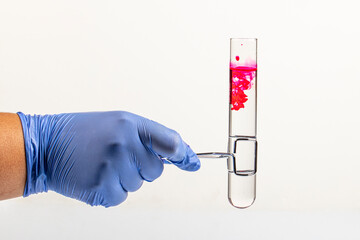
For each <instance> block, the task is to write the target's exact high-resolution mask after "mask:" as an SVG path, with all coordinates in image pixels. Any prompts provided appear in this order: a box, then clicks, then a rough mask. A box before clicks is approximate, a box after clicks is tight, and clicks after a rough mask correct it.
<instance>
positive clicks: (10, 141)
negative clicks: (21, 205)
mask: <svg viewBox="0 0 360 240" xmlns="http://www.w3.org/2000/svg"><path fill="white" fill-rule="evenodd" d="M25 181H26V161H25V146H24V137H23V132H22V126H21V122H20V119H19V117H18V115H17V114H15V113H0V200H4V199H9V198H15V197H19V196H22V195H23V193H24V187H25Z"/></svg>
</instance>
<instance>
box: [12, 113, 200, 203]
mask: <svg viewBox="0 0 360 240" xmlns="http://www.w3.org/2000/svg"><path fill="white" fill-rule="evenodd" d="M18 115H19V117H20V119H21V123H22V127H23V133H24V141H25V153H26V163H27V164H26V165H27V179H26V185H25V190H24V197H26V196H28V195H30V194H34V193H39V192H44V191H45V192H46V191H48V190H53V191H55V192H58V193H60V194H63V195H65V196H67V197H71V198H75V199H78V200H80V201H83V202H86V203H88V204H90V205H92V206H93V205H102V206H105V207H110V206H115V205H118V204H120V203H121V202H123V201H124V200H125V199H126V197H127V192H133V191H136V190H138V189H139V188H140V187H141V185H142V183H143V180H145V181H149V182H151V181H153V180H155V179H156V178H158V177H159V176H160V175H161V173H162V171H163V168H164V166H163V160H162V159H161V158H162V157H165V158H167V159H168V160H169V161H170V162H171V163H173V164H174V165H176V166H177V167H179V168H180V169H183V170H187V171H196V170H198V169H199V168H200V161H199V159H198V158H197V156H196V154H195V153H194V152H193V151H192V150H191V149H190V147H189V146H188V145H187V144H186V143H185V142H183V140H182V139H181V137H180V135H179V134H178V133H177V132H175V131H174V130H171V129H169V128H166V127H164V126H163V125H161V124H159V123H156V122H154V121H151V120H149V119H146V118H143V117H140V116H138V115H135V114H132V113H128V112H122V111H118V112H91V113H69V114H59V115H45V116H39V115H34V116H30V115H24V114H23V113H21V112H19V113H18Z"/></svg>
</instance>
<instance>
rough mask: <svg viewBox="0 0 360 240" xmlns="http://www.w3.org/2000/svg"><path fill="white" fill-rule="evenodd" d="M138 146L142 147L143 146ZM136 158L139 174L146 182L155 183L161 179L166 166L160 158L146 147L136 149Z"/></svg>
mask: <svg viewBox="0 0 360 240" xmlns="http://www.w3.org/2000/svg"><path fill="white" fill-rule="evenodd" d="M138 146H141V144H140V145H138ZM134 158H135V159H134V161H135V162H136V164H137V166H138V171H139V174H140V175H141V177H142V178H143V179H144V180H145V181H148V182H152V181H154V180H155V179H156V178H158V177H160V175H161V174H162V172H163V170H164V164H163V161H162V160H161V159H160V157H159V156H157V155H156V154H154V153H153V152H151V151H149V150H147V149H146V148H144V147H138V148H137V149H136V154H134Z"/></svg>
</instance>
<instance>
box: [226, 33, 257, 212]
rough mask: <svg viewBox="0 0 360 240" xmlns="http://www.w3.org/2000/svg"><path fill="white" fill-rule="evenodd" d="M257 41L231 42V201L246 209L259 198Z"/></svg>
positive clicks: (229, 160) (229, 169) (229, 173)
mask: <svg viewBox="0 0 360 240" xmlns="http://www.w3.org/2000/svg"><path fill="white" fill-rule="evenodd" d="M256 77H257V39H256V38H231V39H230V99H229V139H228V153H229V154H233V155H232V156H231V157H228V199H229V201H230V203H231V204H232V205H233V206H234V207H237V208H246V207H249V206H251V205H252V204H253V202H254V201H255V198H256V167H257V166H256V164H257V159H256V158H257V140H256V123H257V122H256V121H257V119H256V108H257V103H256V93H257V91H256V88H257V81H256V80H257V79H256Z"/></svg>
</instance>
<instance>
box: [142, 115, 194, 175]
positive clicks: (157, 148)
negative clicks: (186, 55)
mask: <svg viewBox="0 0 360 240" xmlns="http://www.w3.org/2000/svg"><path fill="white" fill-rule="evenodd" d="M138 130H139V137H140V139H141V141H142V143H143V144H144V145H146V146H147V147H148V148H149V149H150V150H151V151H153V152H154V153H155V154H157V155H159V156H161V157H164V158H166V159H167V160H168V161H170V162H171V163H173V164H174V165H176V166H177V167H179V168H180V169H182V170H187V171H196V170H198V169H199V168H200V165H201V164H200V160H199V158H198V157H197V155H196V154H195V153H194V152H193V151H192V150H191V148H190V147H189V145H187V144H186V143H185V142H184V141H183V140H182V138H181V136H180V134H178V133H177V132H176V131H174V130H172V129H169V128H167V127H165V126H163V125H161V124H159V123H157V122H154V121H151V120H148V119H145V120H144V121H142V124H141V125H140V126H139V127H138Z"/></svg>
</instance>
